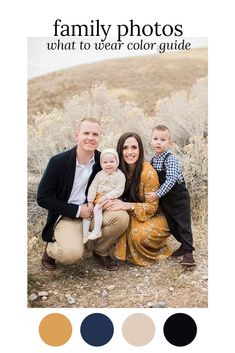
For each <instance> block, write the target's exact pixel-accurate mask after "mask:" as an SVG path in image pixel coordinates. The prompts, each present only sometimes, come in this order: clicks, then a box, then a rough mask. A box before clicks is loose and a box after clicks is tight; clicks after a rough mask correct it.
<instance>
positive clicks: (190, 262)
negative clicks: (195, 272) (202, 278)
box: [180, 252, 196, 266]
mask: <svg viewBox="0 0 235 353" xmlns="http://www.w3.org/2000/svg"><path fill="white" fill-rule="evenodd" d="M180 264H181V265H182V266H196V263H195V260H194V258H193V254H192V253H191V252H187V253H185V254H184V257H183V260H182V261H180Z"/></svg>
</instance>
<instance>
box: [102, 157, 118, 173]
mask: <svg viewBox="0 0 235 353" xmlns="http://www.w3.org/2000/svg"><path fill="white" fill-rule="evenodd" d="M117 166H118V163H117V159H116V157H115V156H114V155H113V154H112V153H105V154H104V155H103V157H102V160H101V167H102V169H103V170H104V171H105V172H106V173H107V174H112V173H113V172H115V171H116V170H117Z"/></svg>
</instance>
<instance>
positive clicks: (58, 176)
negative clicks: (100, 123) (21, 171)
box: [37, 146, 101, 242]
mask: <svg viewBox="0 0 235 353" xmlns="http://www.w3.org/2000/svg"><path fill="white" fill-rule="evenodd" d="M76 149H77V146H75V147H74V148H72V149H71V150H68V151H65V152H62V153H59V154H57V155H55V156H53V157H52V158H51V159H50V160H49V162H48V165H47V167H46V169H45V172H44V174H43V176H42V179H41V181H40V183H39V186H38V192H37V202H38V204H39V206H41V207H43V208H46V209H47V210H48V217H47V222H46V225H45V227H44V229H43V231H42V239H43V240H44V241H46V242H50V241H52V237H53V231H54V225H55V223H56V221H57V219H58V217H59V216H60V215H62V216H65V217H69V218H75V217H76V214H77V211H78V207H79V206H78V205H75V204H69V203H68V202H67V201H68V199H69V196H70V193H71V191H72V187H73V181H74V176H75V170H76ZM100 170H101V166H100V152H99V151H97V150H96V151H95V164H94V165H93V169H92V173H91V175H90V177H89V180H88V184H87V188H86V191H85V194H86V196H87V192H88V188H89V186H90V184H91V182H92V180H93V179H94V177H95V175H96V174H97V173H98V172H99V171H100Z"/></svg>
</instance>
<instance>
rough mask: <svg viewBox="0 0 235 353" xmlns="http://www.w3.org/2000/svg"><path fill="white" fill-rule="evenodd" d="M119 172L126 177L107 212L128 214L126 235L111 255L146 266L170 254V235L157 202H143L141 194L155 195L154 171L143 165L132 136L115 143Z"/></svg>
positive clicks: (139, 143)
mask: <svg viewBox="0 0 235 353" xmlns="http://www.w3.org/2000/svg"><path fill="white" fill-rule="evenodd" d="M117 152H118V154H119V159H120V165H119V168H120V169H121V171H122V172H123V173H124V174H125V176H126V180H127V181H126V185H125V191H124V194H123V196H122V200H112V201H109V203H108V204H107V210H110V211H111V210H112V211H114V210H126V211H128V212H129V214H130V222H129V227H128V229H127V231H126V232H125V233H124V234H123V235H122V236H121V237H120V238H119V240H118V242H117V246H116V251H115V255H116V257H117V258H119V259H120V260H128V261H129V262H131V263H133V264H135V265H140V266H148V265H150V264H152V263H153V262H154V261H156V260H158V259H162V258H164V257H167V256H169V255H170V254H171V250H170V249H169V247H168V246H167V244H166V240H167V238H168V236H169V235H170V233H169V229H168V225H167V222H166V219H165V216H164V215H163V214H162V212H161V210H160V209H159V208H158V200H155V201H153V202H151V203H148V202H147V201H145V194H146V193H148V192H152V191H155V192H156V191H157V189H158V188H159V180H158V176H157V173H156V171H155V170H154V169H153V168H152V166H151V165H150V164H149V163H147V162H145V161H144V148H143V143H142V141H141V138H140V137H139V135H137V134H136V133H132V132H127V133H125V134H123V135H122V136H121V137H120V138H119V141H118V145H117Z"/></svg>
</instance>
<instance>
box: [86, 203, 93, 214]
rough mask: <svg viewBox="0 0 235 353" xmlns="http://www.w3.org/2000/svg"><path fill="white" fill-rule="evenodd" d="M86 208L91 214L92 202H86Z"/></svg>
mask: <svg viewBox="0 0 235 353" xmlns="http://www.w3.org/2000/svg"><path fill="white" fill-rule="evenodd" d="M87 207H88V211H90V212H92V211H93V209H94V204H93V202H88V205H87Z"/></svg>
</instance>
